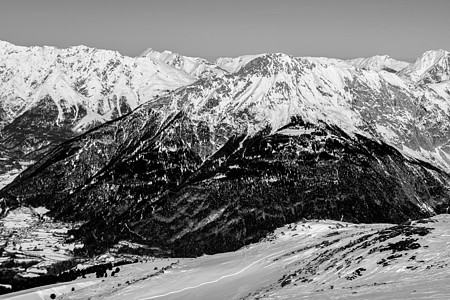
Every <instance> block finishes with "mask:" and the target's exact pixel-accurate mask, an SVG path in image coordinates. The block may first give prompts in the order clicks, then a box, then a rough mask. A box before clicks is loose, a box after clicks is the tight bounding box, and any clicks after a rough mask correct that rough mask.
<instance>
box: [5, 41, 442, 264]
mask: <svg viewBox="0 0 450 300" xmlns="http://www.w3.org/2000/svg"><path fill="white" fill-rule="evenodd" d="M449 66H450V53H449V52H447V51H444V50H437V51H428V52H426V53H424V54H423V56H421V57H419V58H418V59H417V60H416V61H415V62H414V63H411V64H409V63H406V62H400V61H396V60H394V59H392V58H390V57H388V56H375V57H371V58H365V59H362V58H361V59H353V60H348V61H344V60H339V59H333V58H309V57H306V58H297V57H292V56H289V55H285V54H281V53H274V54H258V55H248V56H242V57H237V58H220V59H218V60H217V61H216V62H214V63H210V62H208V61H206V60H204V59H201V58H191V57H184V56H182V55H179V54H175V53H172V52H169V51H165V52H162V53H160V52H156V51H153V50H151V49H149V50H148V51H145V52H144V53H143V54H142V56H141V57H137V58H130V57H124V56H121V55H120V54H119V53H117V52H113V51H106V50H97V49H90V48H87V47H82V46H80V47H73V48H69V49H56V48H51V47H44V48H39V47H32V48H25V47H17V46H14V45H12V44H9V43H6V42H2V43H1V44H0V77H1V80H2V81H1V82H2V83H1V86H0V91H1V95H0V116H1V119H0V129H1V131H0V154H1V157H0V159H1V160H2V162H5V163H4V164H3V169H2V170H0V171H2V172H7V171H10V170H13V169H14V168H17V167H18V165H20V162H23V161H24V160H27V161H35V160H36V161H37V162H36V163H35V164H34V165H32V166H30V167H29V168H28V169H26V170H25V171H23V172H22V173H21V175H20V176H18V177H17V178H16V179H15V180H14V181H13V182H12V183H10V184H9V185H7V186H6V187H5V188H3V189H2V190H1V191H0V200H1V205H2V213H5V212H7V211H8V210H10V209H13V208H15V207H19V206H21V205H31V206H45V207H46V208H48V209H49V210H50V212H49V213H48V214H49V215H51V216H53V217H55V218H57V219H60V220H65V221H71V222H80V221H81V222H83V225H82V226H81V228H80V229H79V230H78V231H76V232H74V235H75V237H76V238H78V239H84V243H85V249H84V251H85V253H86V254H94V253H102V251H105V249H106V246H107V245H108V244H110V243H115V242H119V241H120V240H124V239H128V240H130V239H131V240H132V241H135V242H139V243H142V244H146V245H149V246H152V247H157V248H160V249H164V250H166V251H171V252H172V253H173V254H174V255H178V256H197V255H201V254H203V253H207V254H213V253H217V252H223V251H233V250H236V249H238V248H239V247H241V246H243V245H246V244H248V243H251V242H255V241H258V240H259V239H260V238H263V237H265V236H266V235H267V233H269V232H271V231H273V230H274V229H275V228H277V227H280V226H283V225H285V224H288V223H291V222H297V221H299V220H301V219H302V218H308V219H311V218H328V219H334V220H341V221H348V222H356V223H357V222H365V223H374V222H390V223H399V222H403V221H407V220H408V219H418V218H422V217H428V216H432V215H434V214H437V213H445V212H448V208H449V206H450V200H449V199H450V185H449V182H450V181H449V179H450V177H449V171H450V144H449V143H450V134H449V133H450V110H449V103H450V81H449V80H450V69H449V68H450V67H449ZM58 144H59V145H58Z"/></svg>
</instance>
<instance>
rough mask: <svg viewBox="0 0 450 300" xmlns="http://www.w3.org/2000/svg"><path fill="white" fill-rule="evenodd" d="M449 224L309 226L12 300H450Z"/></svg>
mask: <svg viewBox="0 0 450 300" xmlns="http://www.w3.org/2000/svg"><path fill="white" fill-rule="evenodd" d="M449 225H450V216H449V215H440V216H437V217H433V218H431V219H426V220H421V221H414V222H412V224H411V225H400V226H394V225H389V224H378V225H365V224H349V223H343V222H336V221H327V220H324V221H304V222H299V223H295V224H289V225H287V226H285V227H282V228H279V229H277V230H276V231H275V233H273V234H270V235H269V236H268V237H267V238H266V239H265V240H264V241H261V242H259V243H257V244H253V245H250V246H247V247H244V248H243V249H241V250H239V251H236V252H230V253H224V254H216V255H211V256H202V257H199V258H195V259H182V260H170V261H166V262H164V261H157V262H150V263H142V264H135V265H130V266H124V267H122V269H123V270H122V271H121V272H120V273H118V274H117V275H115V276H114V277H111V276H109V277H108V278H106V279H105V281H104V282H103V281H100V280H97V281H95V280H94V279H92V280H90V284H91V285H90V286H88V287H83V286H81V285H80V284H79V283H78V281H75V282H72V283H68V284H66V285H62V286H61V285H58V286H57V287H55V288H53V287H48V288H44V289H43V291H42V292H40V293H36V292H34V291H31V292H30V293H28V294H27V293H26V292H24V294H21V296H20V297H16V298H10V299H16V300H19V299H29V300H32V299H48V297H49V295H50V293H56V294H58V295H60V294H63V295H62V296H60V298H59V299H128V300H132V299H135V300H147V299H348V298H351V299H448V298H449V297H450V285H448V280H449V275H448V272H447V269H448V266H449V264H450V258H449V256H448V250H449V244H450V236H449V235H448V227H449ZM155 266H156V267H157V270H155V268H154V267H155ZM163 266H166V269H165V270H164V271H162V270H161V267H163ZM85 280H86V279H84V280H82V281H81V282H85ZM72 286H75V287H76V290H75V291H73V292H72V291H70V288H69V287H72ZM25 296H26V297H25ZM40 297H42V298H40Z"/></svg>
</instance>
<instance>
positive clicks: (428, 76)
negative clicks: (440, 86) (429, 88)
mask: <svg viewBox="0 0 450 300" xmlns="http://www.w3.org/2000/svg"><path fill="white" fill-rule="evenodd" d="M399 75H400V76H402V77H404V78H407V79H409V80H411V81H413V82H416V83H438V82H442V81H445V80H449V79H450V52H448V51H446V50H442V49H440V50H430V51H427V52H425V53H424V54H423V55H422V56H420V57H419V58H417V60H416V61H415V62H414V63H412V64H411V65H409V66H408V67H406V68H405V69H403V70H402V71H401V72H400V73H399Z"/></svg>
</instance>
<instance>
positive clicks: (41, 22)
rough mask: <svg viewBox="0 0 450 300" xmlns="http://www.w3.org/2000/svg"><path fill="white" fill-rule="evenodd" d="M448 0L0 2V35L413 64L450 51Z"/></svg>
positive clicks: (212, 53)
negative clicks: (386, 57) (438, 51)
mask: <svg viewBox="0 0 450 300" xmlns="http://www.w3.org/2000/svg"><path fill="white" fill-rule="evenodd" d="M449 12H450V0H304V1H303V0H222V1H217V0H178V1H177V0H147V1H146V0H123V1H119V0H76V1H75V0H1V1H0V40H4V41H8V42H11V43H13V44H16V45H23V46H43V45H48V46H56V47H61V48H63V47H64V48H65V47H69V46H76V45H86V46H90V47H96V48H102V49H110V50H117V51H119V52H120V53H121V54H123V55H128V56H137V55H140V54H141V53H142V52H144V51H145V50H146V49H147V48H152V49H154V50H157V51H163V50H170V51H173V52H178V53H181V54H183V55H187V56H199V57H204V58H206V59H209V60H213V59H215V58H217V57H235V56H239V55H245V54H258V53H265V52H282V53H286V54H290V55H294V56H327V57H335V58H344V59H348V58H356V57H368V56H372V55H377V54H380V55H384V54H387V55H390V56H392V57H393V58H396V59H401V60H406V61H413V60H415V58H417V57H418V56H419V55H421V54H422V53H423V52H425V51H427V50H432V49H446V50H450V38H449V33H450V32H449V31H450V16H449Z"/></svg>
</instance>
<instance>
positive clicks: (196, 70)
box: [140, 48, 225, 78]
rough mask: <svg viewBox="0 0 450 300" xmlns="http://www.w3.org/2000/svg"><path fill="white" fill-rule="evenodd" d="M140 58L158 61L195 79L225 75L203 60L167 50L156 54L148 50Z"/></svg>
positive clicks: (222, 71) (150, 49)
mask: <svg viewBox="0 0 450 300" xmlns="http://www.w3.org/2000/svg"><path fill="white" fill-rule="evenodd" d="M140 57H147V58H154V59H158V60H160V61H163V62H164V63H166V64H167V65H169V66H172V67H174V68H176V69H178V70H182V71H185V72H186V73H188V74H189V75H191V76H194V77H196V78H204V77H209V76H212V75H219V74H224V73H225V71H224V70H222V69H220V68H219V67H217V66H216V65H215V64H211V63H209V62H208V61H207V60H206V59H204V58H200V57H188V56H183V55H180V54H178V53H173V52H172V51H168V50H165V51H163V52H158V51H155V50H153V49H152V48H149V49H147V50H146V51H144V52H143V53H142V54H141V55H140Z"/></svg>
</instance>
